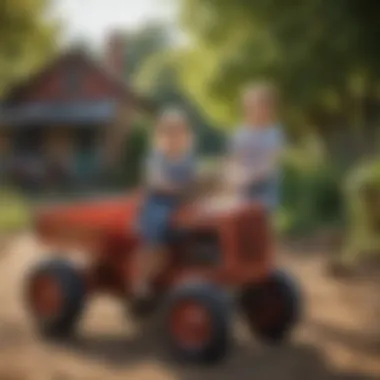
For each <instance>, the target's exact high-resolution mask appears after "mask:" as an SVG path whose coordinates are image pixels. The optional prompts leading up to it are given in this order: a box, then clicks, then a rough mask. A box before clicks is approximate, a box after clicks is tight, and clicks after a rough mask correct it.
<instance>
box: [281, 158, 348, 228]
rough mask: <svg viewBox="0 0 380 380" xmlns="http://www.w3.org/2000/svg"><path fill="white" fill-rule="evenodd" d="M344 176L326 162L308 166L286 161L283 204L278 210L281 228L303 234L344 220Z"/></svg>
mask: <svg viewBox="0 0 380 380" xmlns="http://www.w3.org/2000/svg"><path fill="white" fill-rule="evenodd" d="M341 178H342V173H340V171H339V170H338V169H336V168H334V167H332V166H329V165H326V164H319V165H316V166H312V167H308V168H306V169H305V168H300V167H299V166H298V165H295V164H294V163H292V162H286V163H285V164H284V172H283V186H282V206H281V208H280V210H279V212H278V225H279V229H280V230H281V231H282V232H284V233H296V234H302V233H309V232H312V230H313V229H315V228H319V227H322V226H331V225H335V224H337V223H341V222H342V219H343V201H342V194H341V189H340V182H341Z"/></svg>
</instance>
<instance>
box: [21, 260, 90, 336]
mask: <svg viewBox="0 0 380 380" xmlns="http://www.w3.org/2000/svg"><path fill="white" fill-rule="evenodd" d="M85 295H86V290H85V282H84V279H83V277H82V275H81V274H80V273H79V271H78V270H77V269H76V268H75V267H73V266H72V265H71V264H70V263H68V262H66V261H63V260H49V261H47V262H43V263H40V264H38V265H37V266H36V267H35V268H34V269H33V270H32V271H31V274H30V277H29V278H28V281H27V284H26V302H27V306H28V307H29V310H30V312H31V315H32V317H33V319H34V322H35V324H36V326H37V328H38V330H39V332H40V333H41V334H42V335H44V336H45V337H50V338H58V337H59V338H64V337H66V336H67V335H69V334H70V333H71V332H72V330H73V328H74V326H75V324H76V322H77V321H78V319H79V316H80V314H81V311H82V309H83V307H84V303H85Z"/></svg>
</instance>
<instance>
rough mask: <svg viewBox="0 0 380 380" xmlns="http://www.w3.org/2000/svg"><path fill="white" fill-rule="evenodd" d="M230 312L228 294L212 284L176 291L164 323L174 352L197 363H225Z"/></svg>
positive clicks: (167, 340) (178, 356)
mask: <svg viewBox="0 0 380 380" xmlns="http://www.w3.org/2000/svg"><path fill="white" fill-rule="evenodd" d="M230 309H231V308H230V305H229V303H228V299H227V297H226V294H225V293H224V292H223V291H222V290H221V289H219V288H217V287H216V286H213V285H211V284H207V283H199V284H184V285H181V286H179V287H177V288H176V289H174V290H173V292H172V293H171V294H170V296H169V300H168V304H167V307H166V310H165V313H164V321H163V322H164V329H163V331H164V334H165V343H166V345H167V347H168V349H169V351H170V353H171V354H172V355H174V356H176V357H177V358H178V359H182V360H187V361H192V362H197V363H206V362H207V363H210V362H217V361H219V360H221V359H222V358H223V357H224V356H225V355H226V353H227V351H228V348H229V343H230V340H229V338H230V311H231V310H230Z"/></svg>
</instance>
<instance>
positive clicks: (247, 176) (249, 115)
mask: <svg viewBox="0 0 380 380" xmlns="http://www.w3.org/2000/svg"><path fill="white" fill-rule="evenodd" d="M242 106H243V115H244V120H243V123H242V125H241V126H240V127H239V129H238V130H237V131H236V133H235V135H234V136H233V138H232V141H231V147H230V150H231V151H230V153H231V158H232V165H233V170H231V173H232V175H231V176H230V181H232V183H233V186H234V187H235V189H237V192H238V194H240V195H241V196H243V197H244V198H246V199H249V200H253V201H258V202H260V203H262V204H263V205H264V206H265V208H266V209H267V211H268V212H271V211H274V210H275V209H276V207H277V205H278V202H279V185H280V174H281V173H280V166H279V158H280V155H281V152H282V150H283V148H284V137H283V133H282V128H281V125H280V123H279V120H278V114H277V98H276V94H275V90H274V88H273V87H272V86H271V85H269V84H265V83H264V84H256V85H251V86H250V87H248V88H247V89H246V90H245V91H244V93H243V99H242Z"/></svg>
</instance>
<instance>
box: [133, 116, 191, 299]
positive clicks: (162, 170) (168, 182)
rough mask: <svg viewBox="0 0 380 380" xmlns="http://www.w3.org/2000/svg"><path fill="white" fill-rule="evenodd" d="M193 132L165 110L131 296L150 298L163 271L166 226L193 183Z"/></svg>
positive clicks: (152, 157)
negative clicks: (154, 284) (153, 280)
mask: <svg viewBox="0 0 380 380" xmlns="http://www.w3.org/2000/svg"><path fill="white" fill-rule="evenodd" d="M194 175H195V160H194V152H193V133H192V130H191V128H190V126H189V123H188V121H187V118H186V116H185V115H184V114H183V113H182V112H181V111H180V110H167V111H166V112H164V113H163V114H162V115H161V117H160V118H159V120H158V122H157V125H156V127H155V130H154V136H153V139H152V149H151V152H150V153H149V155H148V160H147V165H146V170H145V180H146V190H145V196H144V200H143V204H142V208H141V214H140V233H141V240H142V242H143V247H142V249H141V250H140V251H139V252H138V254H137V263H136V264H137V266H136V269H137V271H136V277H135V281H134V284H133V286H134V289H133V291H134V295H135V296H136V298H137V299H142V300H144V299H145V298H149V297H150V289H149V287H150V282H151V280H152V279H153V277H154V276H155V275H156V274H157V272H158V271H159V270H160V269H161V268H162V266H163V261H165V260H164V259H165V248H166V244H167V241H168V233H169V224H170V221H171V217H172V215H173V213H174V212H175V211H176V210H177V208H178V207H179V205H180V204H181V202H182V201H183V199H184V196H185V194H186V192H187V190H188V189H189V187H190V185H191V184H192V182H193V180H194Z"/></svg>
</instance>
